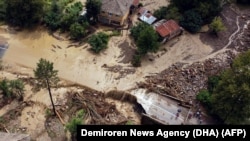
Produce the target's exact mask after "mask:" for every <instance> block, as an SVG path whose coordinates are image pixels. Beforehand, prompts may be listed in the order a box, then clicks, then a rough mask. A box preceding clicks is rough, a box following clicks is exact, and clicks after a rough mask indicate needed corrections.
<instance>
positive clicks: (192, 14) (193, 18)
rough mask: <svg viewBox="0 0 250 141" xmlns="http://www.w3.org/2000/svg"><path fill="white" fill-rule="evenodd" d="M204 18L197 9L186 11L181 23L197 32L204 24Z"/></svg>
mask: <svg viewBox="0 0 250 141" xmlns="http://www.w3.org/2000/svg"><path fill="white" fill-rule="evenodd" d="M202 23H203V21H202V18H201V16H200V15H199V14H198V13H197V12H196V11H195V10H189V11H186V12H185V13H184V15H183V17H182V18H181V20H180V25H181V26H182V27H184V28H185V29H186V30H188V31H190V32H191V33H196V32H198V31H199V30H200V28H201V26H202Z"/></svg>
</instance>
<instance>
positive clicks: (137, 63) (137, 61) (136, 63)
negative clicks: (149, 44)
mask: <svg viewBox="0 0 250 141" xmlns="http://www.w3.org/2000/svg"><path fill="white" fill-rule="evenodd" d="M131 64H132V65H133V66H134V67H140V66H141V55H134V56H133V59H132V61H131Z"/></svg>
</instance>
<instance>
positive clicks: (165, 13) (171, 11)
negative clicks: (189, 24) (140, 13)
mask: <svg viewBox="0 0 250 141" xmlns="http://www.w3.org/2000/svg"><path fill="white" fill-rule="evenodd" d="M153 15H154V16H155V17H156V18H157V19H167V20H169V19H173V20H176V21H179V20H180V19H181V13H180V12H179V9H178V8H177V7H176V6H174V5H172V4H170V5H169V6H168V7H165V6H162V7H160V8H159V9H157V10H156V11H155V12H154V13H153Z"/></svg>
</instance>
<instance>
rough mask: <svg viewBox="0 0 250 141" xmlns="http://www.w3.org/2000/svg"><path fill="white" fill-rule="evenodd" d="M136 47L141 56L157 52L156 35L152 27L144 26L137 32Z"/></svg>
mask: <svg viewBox="0 0 250 141" xmlns="http://www.w3.org/2000/svg"><path fill="white" fill-rule="evenodd" d="M136 45H137V48H138V52H139V54H141V55H145V54H147V52H156V51H157V50H158V48H159V43H158V35H157V33H156V31H155V30H154V29H153V27H151V26H146V28H144V29H143V30H141V31H140V32H139V36H138V39H137V41H136Z"/></svg>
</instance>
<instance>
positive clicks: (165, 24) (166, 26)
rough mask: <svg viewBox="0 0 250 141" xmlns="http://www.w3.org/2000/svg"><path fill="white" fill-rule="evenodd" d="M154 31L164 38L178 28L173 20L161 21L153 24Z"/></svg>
mask: <svg viewBox="0 0 250 141" xmlns="http://www.w3.org/2000/svg"><path fill="white" fill-rule="evenodd" d="M154 28H155V30H156V31H157V32H158V33H159V34H160V35H161V36H162V37H166V36H167V35H169V34H171V33H173V32H174V31H177V30H179V29H180V26H179V25H178V24H177V23H176V22H175V21H174V20H168V21H167V20H165V19H163V20H161V21H159V22H156V23H155V24H154Z"/></svg>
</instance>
